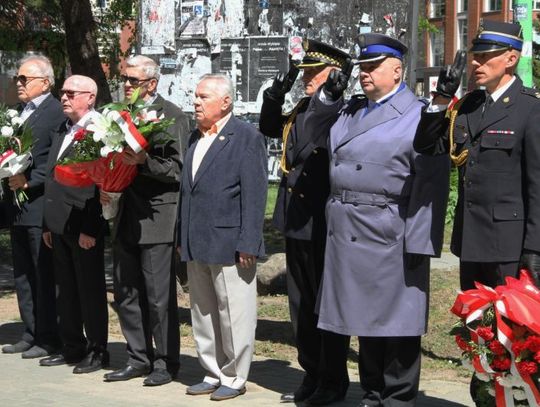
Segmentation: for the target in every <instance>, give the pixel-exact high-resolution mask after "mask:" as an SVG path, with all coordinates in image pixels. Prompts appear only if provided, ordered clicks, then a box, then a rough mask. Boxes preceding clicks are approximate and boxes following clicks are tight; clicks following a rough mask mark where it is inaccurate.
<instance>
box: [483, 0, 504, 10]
mask: <svg viewBox="0 0 540 407" xmlns="http://www.w3.org/2000/svg"><path fill="white" fill-rule="evenodd" d="M502 3H503V1H502V0H484V11H498V10H501V9H502Z"/></svg>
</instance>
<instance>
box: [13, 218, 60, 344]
mask: <svg viewBox="0 0 540 407" xmlns="http://www.w3.org/2000/svg"><path fill="white" fill-rule="evenodd" d="M10 232H11V233H10V234H11V249H12V255H13V274H14V279H15V291H16V293H17V302H18V305H19V313H20V315H21V319H22V321H23V323H24V333H23V335H22V338H21V339H22V340H23V341H25V342H28V343H30V344H35V345H39V346H41V347H44V348H47V349H48V350H56V349H60V347H61V341H60V336H59V334H58V325H57V323H56V290H55V283H54V270H53V260H52V252H51V250H50V249H49V248H48V247H47V246H45V244H44V243H43V239H42V229H41V228H40V227H35V226H13V227H12V228H11V230H10Z"/></svg>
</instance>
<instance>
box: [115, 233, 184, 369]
mask: <svg viewBox="0 0 540 407" xmlns="http://www.w3.org/2000/svg"><path fill="white" fill-rule="evenodd" d="M125 237H126V236H123V235H121V234H118V235H117V237H116V239H115V241H114V256H115V266H114V299H115V302H116V304H117V306H118V318H119V319H120V325H121V327H122V332H123V334H124V337H125V338H126V341H127V351H128V354H129V360H128V365H130V366H133V367H135V368H139V369H147V368H151V367H153V368H154V369H156V368H161V369H168V370H169V371H170V372H171V373H176V371H178V368H179V366H180V362H179V354H180V331H179V324H178V305H177V302H176V277H175V273H174V268H173V255H174V247H173V244H172V243H165V244H154V245H139V244H137V243H131V242H129V240H128V239H125ZM152 339H153V340H154V344H155V346H156V349H155V352H154V348H153V346H152Z"/></svg>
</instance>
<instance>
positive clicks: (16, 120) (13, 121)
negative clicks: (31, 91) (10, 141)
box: [11, 116, 24, 126]
mask: <svg viewBox="0 0 540 407" xmlns="http://www.w3.org/2000/svg"><path fill="white" fill-rule="evenodd" d="M23 123H24V120H23V119H21V118H20V117H19V116H16V117H14V118H12V119H11V124H13V125H14V126H20V125H21V124H23Z"/></svg>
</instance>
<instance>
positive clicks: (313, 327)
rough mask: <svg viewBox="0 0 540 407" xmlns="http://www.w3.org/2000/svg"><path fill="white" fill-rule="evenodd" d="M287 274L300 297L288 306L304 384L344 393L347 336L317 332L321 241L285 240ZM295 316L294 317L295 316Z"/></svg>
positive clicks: (322, 259) (322, 252)
mask: <svg viewBox="0 0 540 407" xmlns="http://www.w3.org/2000/svg"><path fill="white" fill-rule="evenodd" d="M285 248H286V257H287V270H288V272H289V273H290V275H291V277H292V279H293V281H294V283H295V286H296V290H294V291H293V292H290V293H289V295H293V296H294V295H295V294H296V295H299V298H293V299H292V300H291V301H290V302H291V303H293V304H297V307H296V308H291V310H290V311H291V320H293V321H296V348H297V350H298V362H299V363H300V366H302V368H303V369H304V370H305V372H306V375H305V378H304V384H306V385H308V386H319V387H324V388H331V389H334V390H337V391H343V392H345V391H346V390H347V387H348V386H349V375H348V372H347V352H348V349H349V340H350V337H349V336H345V335H340V334H336V333H333V332H328V331H324V330H322V329H319V328H317V322H318V319H319V317H318V315H317V311H316V303H317V295H318V293H319V287H320V284H321V277H322V272H323V268H324V248H325V240H324V237H321V238H320V239H314V240H312V241H308V240H299V239H291V238H287V239H286V242H285ZM295 312H296V313H297V314H296V315H294V313H295Z"/></svg>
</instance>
